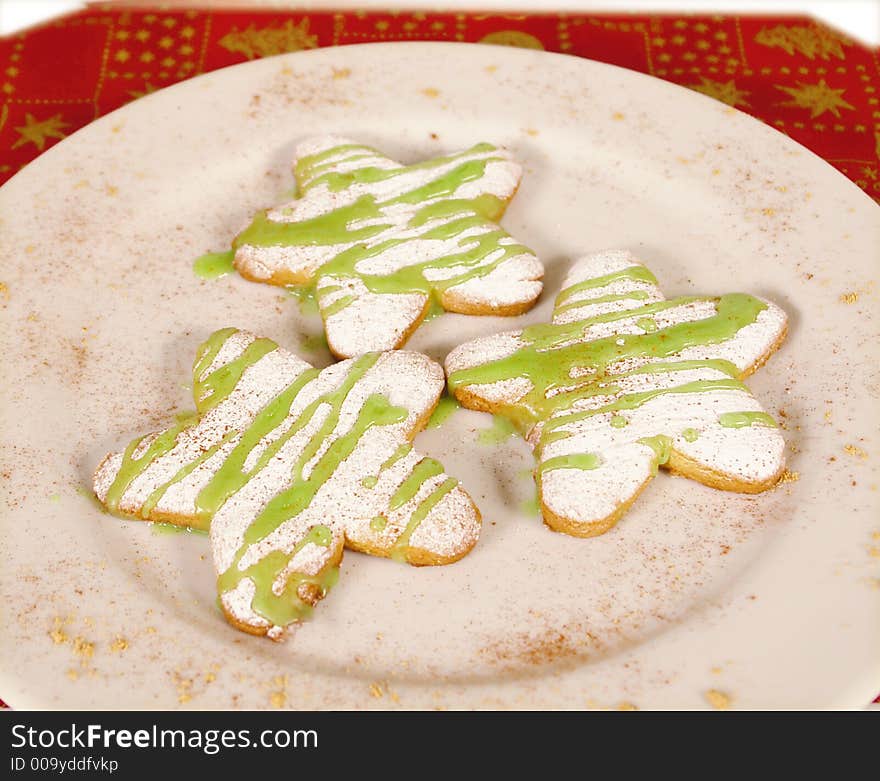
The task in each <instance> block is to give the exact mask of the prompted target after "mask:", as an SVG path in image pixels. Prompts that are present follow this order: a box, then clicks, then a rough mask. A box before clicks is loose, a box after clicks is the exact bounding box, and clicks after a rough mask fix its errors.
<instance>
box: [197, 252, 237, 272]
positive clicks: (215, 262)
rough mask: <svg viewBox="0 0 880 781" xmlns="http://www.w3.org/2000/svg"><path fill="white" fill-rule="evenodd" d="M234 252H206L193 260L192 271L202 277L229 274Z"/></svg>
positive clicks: (231, 268)
mask: <svg viewBox="0 0 880 781" xmlns="http://www.w3.org/2000/svg"><path fill="white" fill-rule="evenodd" d="M234 257H235V252H232V251H227V252H208V253H207V254H205V255H201V256H200V257H198V258H196V259H195V260H194V261H193V264H192V268H193V272H194V273H195V275H196V276H197V277H201V278H202V279H218V278H219V277H225V276H226V275H227V274H231V273H232V271H233V266H232V260H233V258H234Z"/></svg>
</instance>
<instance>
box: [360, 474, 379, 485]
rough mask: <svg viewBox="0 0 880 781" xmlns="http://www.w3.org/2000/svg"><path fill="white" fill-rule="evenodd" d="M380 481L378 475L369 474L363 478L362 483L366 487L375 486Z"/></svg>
mask: <svg viewBox="0 0 880 781" xmlns="http://www.w3.org/2000/svg"><path fill="white" fill-rule="evenodd" d="M378 482H379V478H378V477H376V475H367V476H366V477H365V478H364V479H363V480H361V485H362V486H363V487H364V488H375V487H376V484H377V483H378Z"/></svg>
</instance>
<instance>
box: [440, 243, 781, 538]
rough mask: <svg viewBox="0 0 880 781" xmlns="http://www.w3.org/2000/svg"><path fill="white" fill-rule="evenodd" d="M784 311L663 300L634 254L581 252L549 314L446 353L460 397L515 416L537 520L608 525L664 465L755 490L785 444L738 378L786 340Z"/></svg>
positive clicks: (776, 473)
mask: <svg viewBox="0 0 880 781" xmlns="http://www.w3.org/2000/svg"><path fill="white" fill-rule="evenodd" d="M785 333H786V316H785V313H784V312H783V311H782V310H781V309H779V307H777V306H775V305H774V304H772V303H770V302H769V301H765V300H762V299H759V298H755V297H753V296H749V295H745V294H740V293H735V294H730V295H724V296H721V297H719V298H699V297H692V296H688V297H681V298H675V299H671V300H669V301H667V300H664V298H663V295H662V293H661V292H660V289H659V287H658V286H657V281H656V279H655V278H654V276H653V275H652V274H651V272H650V271H649V270H648V269H647V268H646V267H645V266H643V265H642V264H641V263H639V262H638V261H637V260H636V259H635V258H633V256H632V255H631V254H630V253H628V252H604V253H600V254H596V255H592V256H590V257H586V258H584V259H582V260H580V261H579V262H577V263H576V264H575V265H574V266H573V268H572V269H571V271H570V272H569V274H568V277H567V278H566V280H565V282H564V285H563V289H562V292H561V293H560V294H559V296H558V297H557V299H556V304H555V308H554V314H553V321H552V323H549V324H542V325H535V326H531V327H529V328H525V329H523V330H520V331H511V332H508V333H502V334H497V335H495V336H489V337H485V338H481V339H477V340H474V341H471V342H468V343H466V344H464V345H461V346H460V347H457V348H456V349H455V350H453V351H452V352H451V353H450V354H449V356H448V357H447V359H446V370H447V374H448V377H449V387H450V390H451V391H452V392H453V393H454V395H455V396H456V398H457V399H458V400H459V401H460V402H461V403H462V404H463V405H464V406H466V407H470V408H472V409H477V410H485V411H489V412H494V413H497V414H499V415H503V416H505V417H507V418H510V419H511V420H513V421H514V422H516V423H517V424H518V425H519V426H520V427H521V429H522V430H523V433H524V434H525V436H526V438H527V439H528V441H529V443H530V444H531V445H532V447H533V448H534V452H535V458H536V461H537V468H536V471H535V479H536V481H537V484H538V493H539V498H540V502H541V508H542V512H543V516H544V521H545V522H546V523H547V524H548V525H549V526H550V527H551V528H553V529H556V530H558V531H562V532H566V533H568V534H572V535H575V536H578V537H590V536H593V535H597V534H602V533H603V532H605V531H607V530H608V529H610V528H611V527H612V526H613V525H614V524H615V523H616V522H617V520H618V519H619V518H620V516H621V515H622V514H623V513H624V512H625V511H626V510H627V508H628V507H629V506H630V504H632V502H633V501H634V500H635V498H636V497H637V496H638V494H639V492H641V491H642V489H643V488H644V487H645V486H646V485H647V484H648V483H649V482H650V480H651V478H652V476H653V475H654V474H656V471H657V467H658V466H664V467H666V468H667V469H670V470H671V471H674V472H677V473H679V474H682V475H685V476H687V477H691V478H693V479H694V480H698V481H700V482H702V483H705V484H707V485H710V486H714V487H716V488H722V489H725V490H731V491H742V492H748V493H757V492H759V491H763V490H766V489H767V488H770V487H771V486H773V485H774V484H775V483H776V482H777V480H778V479H779V477H780V475H781V474H782V472H783V469H784V464H785V462H784V442H783V439H782V436H781V435H780V433H779V429H778V428H777V427H776V423H775V422H774V421H773V419H772V418H771V417H770V416H769V415H767V414H766V413H765V412H764V411H763V410H762V409H761V406H760V404H759V403H758V402H757V401H756V399H755V398H754V396H752V394H751V393H750V392H749V390H748V388H746V386H745V385H743V383H742V379H743V378H744V377H746V376H748V375H749V374H751V373H752V372H753V371H754V370H755V369H756V368H758V367H759V366H761V365H762V364H763V363H764V361H766V360H767V358H768V357H769V356H770V355H771V353H773V352H774V350H776V348H777V347H778V346H779V345H780V343H781V342H782V340H783V339H784V337H785Z"/></svg>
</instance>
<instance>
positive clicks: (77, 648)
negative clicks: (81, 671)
mask: <svg viewBox="0 0 880 781" xmlns="http://www.w3.org/2000/svg"><path fill="white" fill-rule="evenodd" d="M73 652H74V653H75V654H76V655H77V656H79V657H80V664H82V665H86V664H88V660H89V659H91V658H92V656H93V655H94V653H95V644H94V643H90V642H89V641H88V640H85V639H84V638H82V637H76V638H74V640H73Z"/></svg>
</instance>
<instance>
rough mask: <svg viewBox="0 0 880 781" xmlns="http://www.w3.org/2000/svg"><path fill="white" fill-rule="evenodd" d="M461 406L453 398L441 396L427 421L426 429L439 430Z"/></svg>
mask: <svg viewBox="0 0 880 781" xmlns="http://www.w3.org/2000/svg"><path fill="white" fill-rule="evenodd" d="M460 406H461V405H460V404H459V403H458V401H457V400H456V399H455V397H453V396H443V397H442V398H441V399H440V401H438V402H437V406H436V407H434V411H433V412H432V413H431V417H430V418H429V419H428V425H427V426H426V428H439V427H440V426H442V425H443V424H444V423H445V422H446V421H447V420H448V419H449V417H450V415H452V413H453V412H455V411H456V410H457V409H459V407H460Z"/></svg>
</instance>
